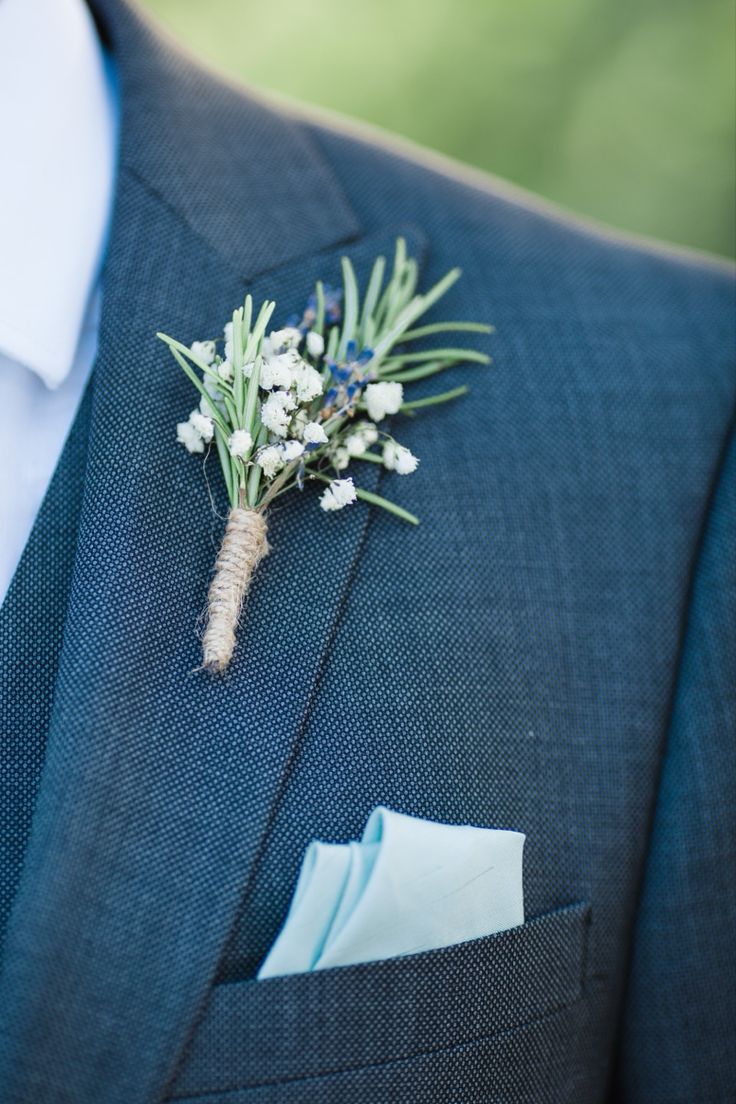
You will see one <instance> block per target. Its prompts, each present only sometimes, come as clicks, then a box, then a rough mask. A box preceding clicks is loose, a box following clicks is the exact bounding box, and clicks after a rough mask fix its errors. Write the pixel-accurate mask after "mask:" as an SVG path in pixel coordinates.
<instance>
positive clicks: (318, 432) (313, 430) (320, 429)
mask: <svg viewBox="0 0 736 1104" xmlns="http://www.w3.org/2000/svg"><path fill="white" fill-rule="evenodd" d="M302 441H304V443H305V444H307V445H325V444H327V434H326V433H325V430H324V426H323V425H321V423H320V422H307V424H306V425H305V426H304V429H303V430H302Z"/></svg>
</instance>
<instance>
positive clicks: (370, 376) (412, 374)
mask: <svg viewBox="0 0 736 1104" xmlns="http://www.w3.org/2000/svg"><path fill="white" fill-rule="evenodd" d="M385 270H386V263H385V259H384V258H383V257H378V258H377V259H376V261H375V263H374V265H373V269H372V272H371V276H370V280H369V281H368V286H367V287H366V289H365V294H364V295H363V296H362V297H361V295H360V292H359V289H358V285H357V281H356V277H355V272H354V270H353V267H352V265H351V263H350V261H349V260H348V259H347V258H346V257H343V259H342V279H343V286H342V288H341V289H333V288H330V287H327V286H325V285H324V284H322V283H321V282H318V283H317V285H316V287H315V290H314V294H313V295H312V296H311V297H310V299H309V301H308V303H307V307H306V310H305V312H304V314H303V316H302V318H301V319H298V318H295V319H291V320H290V322H289V324H287V325H286V327H285V328H284V329H280V330H269V326H270V324H271V319H272V316H273V313H274V310H275V307H276V304H275V303H273V302H269V301H267V302H265V303H263V305H262V306H261V307H260V310H258V311H257V312H256V311H255V308H254V303H253V300H252V298H251V296H250V295H248V296H246V299H245V303H244V305H243V306H242V307H239V308H238V309H237V310H236V311H235V312H234V313H233V316H232V320H231V321H230V322H228V323H227V325H226V326H225V329H224V338H223V340H222V341H219V342H218V341H195V342H194V343H193V344H192V345H190V346H187V345H184V344H182V343H181V342H180V341H176V340H174V338H172V337H168V336H167V335H166V334H161V333H160V334H158V336H159V337H160V338H161V340H162V341H165V342H166V344H167V345H168V347H169V349H170V350H171V352H172V354H173V355H174V358H175V359H176V361H177V363H178V364H179V365H180V367H181V368H182V370H183V371H184V372H185V373H186V375H187V376H188V378H189V379H190V380H191V382H192V384H193V386H194V387H195V388H196V389H197V391H198V392H199V395H200V400H199V405H198V406H197V408H196V409H195V410H193V411H192V412H191V414H190V415H189V418H188V419H187V421H185V422H179V424H178V425H177V427H176V432H177V440H178V441H179V442H180V443H181V444H182V445H184V447H185V448H186V449H188V451H189V452H191V453H203V452H205V450H206V449H209V448H210V446H211V445H212V444H213V443H214V445H215V448H216V450H217V455H218V458H219V461H220V466H221V468H222V474H223V477H224V480H225V486H226V487H227V493H228V498H229V500H230V512H229V514H228V518H227V524H226V527H225V534H224V536H223V540H222V545H221V548H220V552H219V554H218V556H217V561H216V563H215V570H214V575H213V578H212V582H211V584H210V588H209V592H208V596H207V623H206V628H205V631H204V636H203V641H202V646H203V666H204V667H205V669H207V670H209V671H211V672H221V671H224V670H225V669H226V668H227V666H228V664H229V662H230V659H231V657H232V654H233V649H234V647H235V633H236V629H237V625H238V619H239V617H240V611H241V608H242V605H243V601H244V599H245V596H246V594H247V593H248V588H249V586H250V582H251V579H252V577H253V572H254V571H255V569H256V567H257V566H258V564H259V562H260V560H262V559H263V557H264V556H265V555H266V554H267V552H268V541H267V539H266V531H267V512H268V509H269V507H270V506H271V504H272V503H273V502H275V501H276V499H277V498H279V497H281V495H284V494H286V493H288V492H290V491H292V490H294V489H297V490H302V489H303V488H304V487H305V485H306V484H307V483H318V484H320V485H322V486H323V490H322V493H321V496H320V499H319V504H320V506H321V507H322V509H323V510H325V511H327V512H329V513H331V512H334V511H338V510H342V509H343V508H344V507H346V506H349V505H350V504H351V503H354V502H355V501H356V500H357V499H362V500H364V501H366V502H370V503H372V504H373V505H374V506H380V507H382V508H383V509H385V510H388V511H390V513H392V514H394V515H395V516H396V517H398V518H401V519H402V520H403V521H405V522H409V523H411V524H413V525H416V524H418V522H419V519H418V518H416V517H415V516H414V515H413V514H411V513H409V512H408V511H407V510H404V509H403V508H402V507H401V506H398V505H397V504H396V503H394V502H390V501H389V500H388V499H386V498H383V497H382V496H381V495H377V494H374V493H373V492H371V491H366V490H364V489H363V488H361V487H360V486H356V484H355V483H354V482H353V478H352V476H351V475H348V474H346V472H347V469H348V467H349V466H350V465H352V464H353V463H354V462H361V463H369V464H381V465H383V467H384V468H387V469H389V470H390V471H394V472H397V473H398V474H399V475H408V474H409V473H411V472H413V471H415V469H416V467H417V464H418V463H419V461H418V459H417V457H416V456H414V455H413V454H412V453H411V452H410V451H409V449H408V448H405V447H404V446H403V445H401V444H400V443H399V442H398V441H397V440H396V439H395V438H394V436H393V434H392V433H391V432H390V431H389V430H388V428H387V427H386V418H387V417H388V416H390V415H393V414H409V415H411V414H413V413H414V411H418V410H420V409H423V408H424V407H428V406H434V405H436V404H438V403H445V402H449V401H451V400H452V399H457V398H459V397H460V396H461V395H463V394H465V392H466V391H467V390H468V389H467V387H465V386H461V387H455V388H453V389H452V390H450V391H443V392H440V393H438V394H433V395H429V396H427V397H425V398H421V399H415V400H414V401H407V400H406V399H405V397H404V387H405V385H407V384H411V383H413V382H415V381H416V380H421V379H426V378H427V377H429V376H433V375H436V374H437V373H438V372H441V371H443V369H446V368H449V367H450V366H452V365H456V364H459V363H461V362H467V361H474V362H476V363H478V364H487V363H488V362H489V358H488V357H487V356H486V355H485V354H483V353H479V352H476V351H475V350H473V349H466V348H454V347H449V346H444V345H443V346H442V347H435V348H421V349H420V350H416V348H415V346H414V344H413V343H414V342H415V341H418V340H419V339H420V338H434V337H435V336H436V335H438V334H443V333H446V332H453V331H455V332H457V331H466V332H471V333H484V334H486V333H490V332H491V327H490V326H485V325H482V324H480V323H476V322H435V323H432V324H430V325H423V326H418V327H417V326H415V323H416V322H417V321H418V320H419V319H420V318H421V317H422V315H423V314H425V313H426V312H427V311H428V310H429V309H430V307H432V306H433V305H434V304H435V303H436V302H437V301H438V300H439V299H441V298H442V296H443V295H444V294H445V293H446V292H447V291H448V289H449V288H450V287H452V285H453V284H454V283H455V281H456V280H457V279H458V277H459V276H460V271H459V269H452V270H451V271H450V272H448V273H447V275H446V276H444V277H443V278H442V279H441V280H439V281H438V283H436V284H435V285H434V287H432V288H430V290H429V291H427V292H426V293H425V294H423V295H421V294H417V293H416V283H417V265H416V262H415V261H414V260H413V259H412V258H410V257H408V256H407V254H406V245H405V243H404V241H403V240H402V239H398V241H397V243H396V254H395V258H394V264H393V270H392V272H391V273H390V275H389V277H388V280H386V279H385Z"/></svg>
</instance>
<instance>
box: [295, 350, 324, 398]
mask: <svg viewBox="0 0 736 1104" xmlns="http://www.w3.org/2000/svg"><path fill="white" fill-rule="evenodd" d="M293 372H294V381H295V383H296V394H297V398H298V399H299V402H300V403H307V402H311V401H312V399H316V398H317V396H318V395H321V394H322V391H323V388H324V385H323V383H322V377H321V376H320V374H319V372H318V371H317V369H316V368H313V367H312V365H311V364H305V363H304V361H303V360H300V361H299V363H298V364H296V365H294V368H293Z"/></svg>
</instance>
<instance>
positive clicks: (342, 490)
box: [319, 478, 358, 511]
mask: <svg viewBox="0 0 736 1104" xmlns="http://www.w3.org/2000/svg"><path fill="white" fill-rule="evenodd" d="M357 497H358V496H357V494H356V491H355V484H354V483H353V481H352V479H350V478H347V479H333V480H332V482H331V483H330V485H329V487H325V489H324V491H323V492H322V494H321V496H320V500H319V504H320V506H321V507H322V509H323V510H328V511H330V510H342V508H343V506H349V505H350V503H351V502H355V501H356V499H357Z"/></svg>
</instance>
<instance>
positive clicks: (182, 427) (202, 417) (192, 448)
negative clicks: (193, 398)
mask: <svg viewBox="0 0 736 1104" xmlns="http://www.w3.org/2000/svg"><path fill="white" fill-rule="evenodd" d="M214 432H215V424H214V422H213V421H212V419H211V418H208V417H207V415H206V414H203V413H202V411H201V410H199V409H197V410H193V411H192V412H191V414H190V415H189V418H188V419H187V421H186V422H178V423H177V426H176V439H177V441H178V442H179V444H180V445H184V447H185V449H186V450H187V452H204V446H205V445H208V444H209V443H210V441H211V440H212V437H213V435H214Z"/></svg>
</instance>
